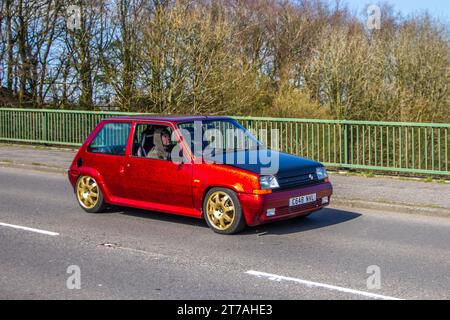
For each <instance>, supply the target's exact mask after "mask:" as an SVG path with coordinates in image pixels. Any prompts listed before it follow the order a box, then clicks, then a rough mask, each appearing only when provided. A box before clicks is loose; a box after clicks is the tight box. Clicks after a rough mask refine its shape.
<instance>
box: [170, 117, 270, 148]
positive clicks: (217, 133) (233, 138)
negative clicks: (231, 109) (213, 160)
mask: <svg viewBox="0 0 450 320" xmlns="http://www.w3.org/2000/svg"><path fill="white" fill-rule="evenodd" d="M178 127H179V129H180V130H181V134H182V135H183V137H184V139H185V140H186V142H187V143H188V145H190V146H191V150H192V151H193V153H194V154H195V155H196V156H199V155H201V154H204V153H205V151H208V153H212V154H219V153H226V152H236V151H246V150H256V149H258V148H262V147H263V144H262V143H261V142H260V141H258V139H256V138H255V137H254V136H253V135H252V134H251V133H250V131H248V130H247V129H245V128H244V127H243V126H241V125H240V124H239V123H238V122H237V121H236V120H233V119H220V120H203V121H190V122H184V123H180V124H178Z"/></svg>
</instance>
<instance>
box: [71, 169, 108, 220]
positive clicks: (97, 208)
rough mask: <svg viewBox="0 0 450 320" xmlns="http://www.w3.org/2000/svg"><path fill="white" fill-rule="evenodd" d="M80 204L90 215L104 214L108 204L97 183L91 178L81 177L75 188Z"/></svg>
mask: <svg viewBox="0 0 450 320" xmlns="http://www.w3.org/2000/svg"><path fill="white" fill-rule="evenodd" d="M75 193H76V195H77V200H78V204H79V205H80V207H81V208H83V210H84V211H86V212H89V213H98V212H102V211H103V210H104V209H105V207H106V203H105V201H104V198H103V193H102V190H101V189H100V187H99V185H98V183H97V181H95V179H94V178H92V177H90V176H80V177H79V178H78V181H77V184H76V186H75Z"/></svg>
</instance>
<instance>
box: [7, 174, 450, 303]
mask: <svg viewBox="0 0 450 320" xmlns="http://www.w3.org/2000/svg"><path fill="white" fill-rule="evenodd" d="M19 227H20V228H21V227H28V228H34V229H39V230H45V231H50V232H54V233H57V235H55V234H43V233H37V232H35V231H36V230H24V229H18V228H19ZM73 265H75V266H78V267H79V268H80V271H81V274H80V279H81V288H80V289H68V288H67V284H66V283H67V279H68V278H69V277H70V276H71V274H69V273H67V269H68V267H69V266H73ZM374 265H375V266H378V267H379V270H380V275H381V276H380V285H381V287H380V289H373V288H368V287H367V279H368V277H370V276H371V274H368V273H367V268H368V267H369V266H374ZM266 273H267V274H269V275H266ZM308 281H312V282H314V283H310V282H308ZM371 283H373V282H371ZM371 294H376V295H379V296H371ZM389 297H393V298H399V299H449V298H450V219H448V218H437V217H422V216H418V215H410V214H396V213H392V212H376V211H370V210H355V209H351V211H348V210H345V209H335V208H330V209H326V210H323V211H321V212H319V213H316V214H314V215H312V216H310V217H308V218H304V219H301V218H300V219H295V220H289V221H284V222H279V223H275V224H271V225H266V226H262V227H258V228H249V229H247V230H246V231H245V232H244V233H242V234H239V235H235V236H221V235H217V234H215V233H213V232H212V231H210V230H209V229H208V228H207V226H206V224H205V223H204V222H203V221H201V220H195V219H190V218H184V217H178V216H172V215H166V214H162V213H155V212H145V211H140V210H135V209H124V208H112V209H111V210H109V211H108V212H107V213H104V214H97V215H91V214H87V213H84V212H83V211H82V210H81V209H80V208H79V207H78V204H77V203H76V201H75V198H74V195H73V193H72V190H71V188H70V186H69V184H68V181H67V179H66V177H65V176H64V175H60V174H51V173H44V172H34V171H20V170H18V169H12V168H0V299H103V298H106V299H373V298H389Z"/></svg>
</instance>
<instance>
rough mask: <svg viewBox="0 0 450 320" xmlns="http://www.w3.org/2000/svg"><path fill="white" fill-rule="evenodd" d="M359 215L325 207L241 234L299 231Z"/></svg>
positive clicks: (347, 220) (275, 233) (261, 234)
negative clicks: (309, 213)
mask: <svg viewBox="0 0 450 320" xmlns="http://www.w3.org/2000/svg"><path fill="white" fill-rule="evenodd" d="M361 215H362V214H360V213H356V212H352V211H346V210H339V209H331V208H326V209H322V210H320V211H317V212H314V213H312V214H311V215H309V216H307V217H298V218H293V219H288V220H282V221H277V222H272V223H269V224H265V225H261V226H257V227H253V228H247V229H245V230H244V232H243V234H257V235H258V236H264V235H284V234H292V233H299V232H305V231H309V230H314V229H320V228H326V227H330V226H333V225H338V224H342V223H345V222H349V221H351V220H354V219H357V218H359V217H360V216H361Z"/></svg>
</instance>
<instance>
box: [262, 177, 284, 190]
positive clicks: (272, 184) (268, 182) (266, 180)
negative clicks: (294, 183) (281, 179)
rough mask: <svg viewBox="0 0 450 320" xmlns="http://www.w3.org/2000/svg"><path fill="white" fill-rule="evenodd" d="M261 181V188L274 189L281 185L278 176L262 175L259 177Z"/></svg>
mask: <svg viewBox="0 0 450 320" xmlns="http://www.w3.org/2000/svg"><path fill="white" fill-rule="evenodd" d="M259 183H260V185H261V189H274V188H279V187H280V185H279V184H278V180H277V178H275V177H274V176H262V177H260V178H259Z"/></svg>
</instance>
